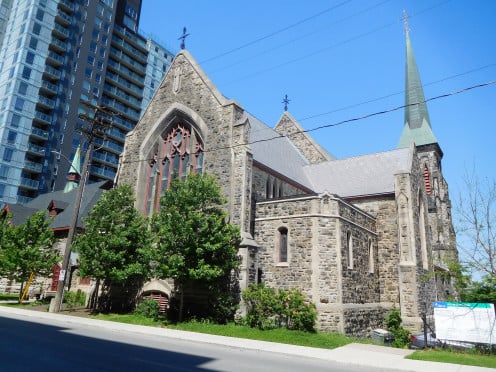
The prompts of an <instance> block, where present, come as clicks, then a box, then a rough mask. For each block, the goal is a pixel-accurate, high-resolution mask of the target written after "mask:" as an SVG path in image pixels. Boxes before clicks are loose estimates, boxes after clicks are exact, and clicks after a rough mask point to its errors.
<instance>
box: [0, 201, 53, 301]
mask: <svg viewBox="0 0 496 372" xmlns="http://www.w3.org/2000/svg"><path fill="white" fill-rule="evenodd" d="M45 215H46V213H45V211H40V212H36V213H35V214H33V215H32V216H30V217H28V218H27V219H26V221H25V222H24V223H23V224H21V225H17V226H15V225H10V226H9V225H7V223H4V222H2V237H1V238H2V241H1V242H2V247H1V249H0V275H2V276H6V277H7V278H8V279H10V280H15V281H16V282H19V283H21V291H20V292H19V300H20V297H21V295H22V292H23V289H24V284H25V282H26V281H27V280H28V279H29V276H30V274H31V273H32V272H33V273H34V275H35V276H48V275H50V274H51V273H52V272H53V266H54V265H55V264H56V263H57V262H58V261H60V256H59V254H58V253H57V252H56V251H55V249H54V248H53V244H54V242H55V236H54V233H53V231H52V230H51V229H50V227H49V226H50V220H49V219H47V218H46V216H45Z"/></svg>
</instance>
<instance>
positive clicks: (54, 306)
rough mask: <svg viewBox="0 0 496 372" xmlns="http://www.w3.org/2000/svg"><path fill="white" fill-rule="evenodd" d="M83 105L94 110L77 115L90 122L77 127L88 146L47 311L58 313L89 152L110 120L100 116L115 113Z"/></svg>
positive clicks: (90, 105)
mask: <svg viewBox="0 0 496 372" xmlns="http://www.w3.org/2000/svg"><path fill="white" fill-rule="evenodd" d="M83 103H84V104H85V105H87V106H89V107H90V108H92V109H93V110H94V115H93V117H90V116H88V115H85V114H80V115H79V117H80V118H81V119H83V120H85V121H88V122H89V123H90V127H89V128H79V129H80V130H81V131H82V132H84V133H85V134H86V135H87V137H88V148H87V149H86V154H85V156H84V162H83V167H82V170H81V177H80V180H79V187H78V189H77V194H76V200H75V201H74V209H73V211H72V216H71V223H70V225H69V232H68V233H67V240H66V242H65V248H64V258H63V260H62V268H61V270H60V274H59V281H58V284H57V292H56V293H55V298H54V299H53V300H52V301H51V302H50V308H49V312H51V313H58V312H59V311H60V310H61V309H62V300H63V297H64V288H65V280H66V277H67V269H68V267H69V261H70V258H71V245H72V241H73V239H74V234H75V232H76V228H77V221H78V217H79V209H80V208H81V200H82V198H83V192H84V188H85V185H86V181H87V178H88V173H89V170H88V168H89V164H90V159H91V153H92V152H93V146H94V139H95V137H105V131H106V130H107V129H108V128H110V126H111V122H110V121H109V120H108V119H106V118H104V117H103V116H102V114H103V115H105V116H106V117H111V116H114V115H116V113H115V112H114V111H112V110H109V109H108V108H106V107H102V106H94V105H92V104H91V103H88V102H83Z"/></svg>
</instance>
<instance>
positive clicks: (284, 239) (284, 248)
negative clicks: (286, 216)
mask: <svg viewBox="0 0 496 372" xmlns="http://www.w3.org/2000/svg"><path fill="white" fill-rule="evenodd" d="M279 262H288V229H287V228H285V227H281V228H279Z"/></svg>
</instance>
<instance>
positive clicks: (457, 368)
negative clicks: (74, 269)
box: [0, 306, 494, 372]
mask: <svg viewBox="0 0 496 372" xmlns="http://www.w3.org/2000/svg"><path fill="white" fill-rule="evenodd" d="M4 314H5V315H6V316H7V314H10V315H13V316H16V317H18V318H21V319H22V320H26V321H29V320H35V319H47V320H50V319H52V320H57V321H58V322H62V323H67V324H68V325H70V324H79V325H87V326H89V327H98V328H105V329H109V330H112V331H115V332H133V333H141V334H148V335H154V336H156V337H167V338H174V339H181V340H190V341H197V342H203V343H208V344H216V345H224V346H226V347H235V348H242V349H251V350H259V351H264V352H272V353H280V354H289V355H298V356H302V357H307V358H318V359H322V360H329V361H334V362H339V363H343V364H346V365H356V366H361V367H375V368H381V369H384V370H389V371H422V372H439V371H443V372H477V371H479V372H482V371H494V369H491V368H482V367H473V366H463V365H458V364H449V363H435V362H424V361H416V360H409V359H405V356H407V355H409V354H411V353H412V352H413V350H406V349H395V348H391V347H386V346H378V345H368V344H357V343H353V344H349V345H346V346H342V347H339V348H336V349H333V350H327V349H318V348H312V347H304V346H295V345H287V344H278V343H275V342H266V341H256V340H248V339H242V338H234V337H225V336H215V335H207V334H203V333H194V332H186V331H178V330H174V329H166V328H154V327H146V326H138V325H133V324H125V323H117V322H107V321H103V320H96V319H89V318H82V317H77V316H70V315H63V314H54V313H44V312H38V311H30V310H22V309H17V308H9V307H5V306H0V316H2V315H4Z"/></svg>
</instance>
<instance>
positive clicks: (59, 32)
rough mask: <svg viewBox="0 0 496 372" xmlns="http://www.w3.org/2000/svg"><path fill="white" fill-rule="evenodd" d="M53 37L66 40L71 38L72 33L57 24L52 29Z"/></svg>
mask: <svg viewBox="0 0 496 372" xmlns="http://www.w3.org/2000/svg"><path fill="white" fill-rule="evenodd" d="M52 33H53V35H55V36H57V37H58V38H60V39H62V40H66V39H68V38H69V36H70V32H69V30H68V29H67V28H65V27H64V26H61V25H59V24H58V23H55V25H54V27H53V29H52Z"/></svg>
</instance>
